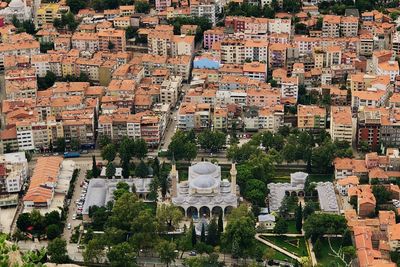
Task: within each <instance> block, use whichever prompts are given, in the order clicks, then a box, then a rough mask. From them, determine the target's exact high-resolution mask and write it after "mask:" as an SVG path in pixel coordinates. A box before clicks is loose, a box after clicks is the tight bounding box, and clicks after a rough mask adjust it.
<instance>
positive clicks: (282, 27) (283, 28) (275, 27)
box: [268, 19, 292, 35]
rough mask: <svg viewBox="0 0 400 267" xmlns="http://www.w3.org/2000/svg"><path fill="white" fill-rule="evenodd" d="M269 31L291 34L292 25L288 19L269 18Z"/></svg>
mask: <svg viewBox="0 0 400 267" xmlns="http://www.w3.org/2000/svg"><path fill="white" fill-rule="evenodd" d="M268 31H269V33H287V34H289V35H290V34H291V32H292V25H291V20H290V19H271V20H269V23H268Z"/></svg>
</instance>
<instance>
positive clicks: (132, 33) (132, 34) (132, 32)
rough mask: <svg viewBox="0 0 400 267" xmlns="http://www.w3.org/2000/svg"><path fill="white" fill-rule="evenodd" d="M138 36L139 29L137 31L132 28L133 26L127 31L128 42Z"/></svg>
mask: <svg viewBox="0 0 400 267" xmlns="http://www.w3.org/2000/svg"><path fill="white" fill-rule="evenodd" d="M136 34H137V29H135V28H134V27H132V26H128V27H127V28H126V29H125V38H126V39H127V40H129V39H131V38H134V37H135V36H136Z"/></svg>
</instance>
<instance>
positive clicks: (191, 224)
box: [190, 221, 197, 247]
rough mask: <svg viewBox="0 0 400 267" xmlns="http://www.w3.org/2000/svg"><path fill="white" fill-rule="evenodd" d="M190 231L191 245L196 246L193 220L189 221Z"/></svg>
mask: <svg viewBox="0 0 400 267" xmlns="http://www.w3.org/2000/svg"><path fill="white" fill-rule="evenodd" d="M190 232H191V236H192V246H193V247H194V246H196V243H197V236H196V229H195V228H194V225H193V221H192V222H191V223H190Z"/></svg>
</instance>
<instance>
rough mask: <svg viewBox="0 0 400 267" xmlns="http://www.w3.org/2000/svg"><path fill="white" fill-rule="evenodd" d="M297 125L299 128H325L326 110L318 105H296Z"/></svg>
mask: <svg viewBox="0 0 400 267" xmlns="http://www.w3.org/2000/svg"><path fill="white" fill-rule="evenodd" d="M297 127H298V128H299V129H300V130H311V129H325V128H326V110H325V108H322V107H319V106H305V105H298V106H297Z"/></svg>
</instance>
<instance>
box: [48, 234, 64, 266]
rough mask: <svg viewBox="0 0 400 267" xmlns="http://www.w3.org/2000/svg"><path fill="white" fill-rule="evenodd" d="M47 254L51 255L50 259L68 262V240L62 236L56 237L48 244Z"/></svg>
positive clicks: (57, 261) (58, 262)
mask: <svg viewBox="0 0 400 267" xmlns="http://www.w3.org/2000/svg"><path fill="white" fill-rule="evenodd" d="M47 255H49V256H50V261H51V262H54V263H57V264H62V263H68V262H69V257H68V251H67V242H66V241H65V240H64V239H62V238H55V239H54V240H52V241H51V242H49V245H48V246H47Z"/></svg>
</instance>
